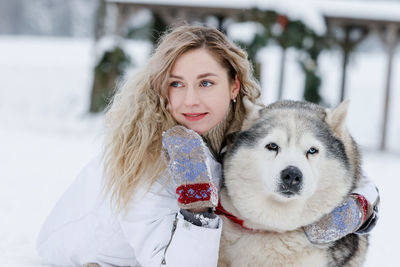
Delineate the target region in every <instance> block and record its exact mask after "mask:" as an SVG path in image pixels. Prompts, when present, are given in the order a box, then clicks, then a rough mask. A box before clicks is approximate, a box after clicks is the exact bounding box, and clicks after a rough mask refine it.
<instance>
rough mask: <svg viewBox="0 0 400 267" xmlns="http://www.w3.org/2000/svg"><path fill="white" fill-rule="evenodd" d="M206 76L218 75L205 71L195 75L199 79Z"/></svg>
mask: <svg viewBox="0 0 400 267" xmlns="http://www.w3.org/2000/svg"><path fill="white" fill-rule="evenodd" d="M207 76H216V77H218V75H217V74H214V73H212V72H207V73H204V74H200V75H199V76H197V79H201V78H204V77H207Z"/></svg>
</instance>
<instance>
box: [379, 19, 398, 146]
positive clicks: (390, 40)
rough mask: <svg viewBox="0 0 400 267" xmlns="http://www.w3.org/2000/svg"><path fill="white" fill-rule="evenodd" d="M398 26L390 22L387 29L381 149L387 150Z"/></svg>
mask: <svg viewBox="0 0 400 267" xmlns="http://www.w3.org/2000/svg"><path fill="white" fill-rule="evenodd" d="M397 33H398V26H397V25H396V24H390V25H388V26H387V29H386V45H387V49H388V53H387V64H388V65H387V73H386V86H385V103H384V111H383V123H382V136H381V144H380V149H381V150H382V151H384V150H386V137H387V124H388V115H389V101H390V88H391V79H392V66H393V56H394V50H395V48H396V43H397Z"/></svg>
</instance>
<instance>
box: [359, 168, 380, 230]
mask: <svg viewBox="0 0 400 267" xmlns="http://www.w3.org/2000/svg"><path fill="white" fill-rule="evenodd" d="M352 193H354V194H359V195H362V196H364V197H365V198H366V199H367V202H368V207H369V209H371V211H370V212H368V214H369V216H368V218H367V219H366V221H365V222H364V223H363V225H361V227H360V228H359V229H358V230H357V231H356V233H357V234H367V233H369V232H370V231H371V230H372V229H373V228H374V227H375V225H376V223H377V221H378V212H379V204H380V197H379V190H378V188H377V187H376V186H375V184H374V183H373V181H372V180H371V179H369V178H368V177H367V176H363V177H362V178H361V180H360V181H359V182H358V184H357V186H356V188H355V189H354V190H353V192H352Z"/></svg>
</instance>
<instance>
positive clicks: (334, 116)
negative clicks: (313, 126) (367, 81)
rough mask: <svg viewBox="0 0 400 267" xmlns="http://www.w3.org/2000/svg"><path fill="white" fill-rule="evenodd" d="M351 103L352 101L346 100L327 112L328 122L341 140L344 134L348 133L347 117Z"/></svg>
mask: <svg viewBox="0 0 400 267" xmlns="http://www.w3.org/2000/svg"><path fill="white" fill-rule="evenodd" d="M349 102H350V101H349V100H348V99H346V100H344V101H343V102H342V103H340V104H339V106H337V107H336V108H334V109H327V110H326V122H327V123H328V124H329V126H331V127H332V129H333V131H334V132H335V134H336V135H337V136H338V137H339V138H343V137H344V134H345V133H346V132H347V128H346V117H347V110H348V107H349Z"/></svg>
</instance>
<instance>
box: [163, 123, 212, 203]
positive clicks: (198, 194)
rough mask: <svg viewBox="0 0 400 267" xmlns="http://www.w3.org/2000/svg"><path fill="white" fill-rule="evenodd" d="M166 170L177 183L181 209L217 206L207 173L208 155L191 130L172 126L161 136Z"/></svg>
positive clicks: (210, 178)
mask: <svg viewBox="0 0 400 267" xmlns="http://www.w3.org/2000/svg"><path fill="white" fill-rule="evenodd" d="M162 144H163V147H164V149H165V152H166V154H167V158H168V161H169V162H168V167H169V171H170V173H171V176H172V178H173V179H174V181H175V182H176V184H177V188H176V193H177V194H178V204H179V206H180V207H181V208H182V209H198V208H212V207H215V206H217V204H218V189H217V186H216V185H215V184H214V182H213V180H212V177H211V171H210V163H209V161H210V156H211V153H210V151H209V150H208V148H207V147H206V145H205V144H204V142H203V139H202V138H201V136H200V135H198V134H197V133H196V132H195V131H193V130H189V129H187V128H185V127H183V126H174V127H172V128H170V129H168V130H167V131H166V132H164V133H163V138H162Z"/></svg>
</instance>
